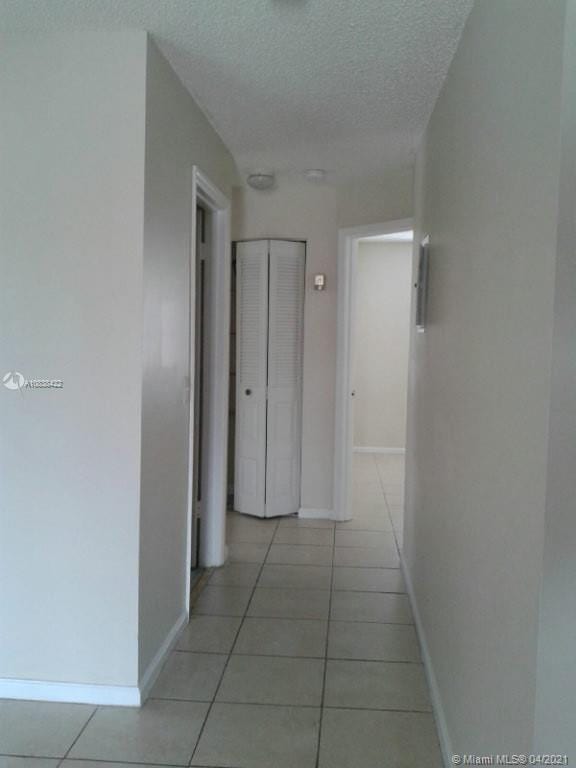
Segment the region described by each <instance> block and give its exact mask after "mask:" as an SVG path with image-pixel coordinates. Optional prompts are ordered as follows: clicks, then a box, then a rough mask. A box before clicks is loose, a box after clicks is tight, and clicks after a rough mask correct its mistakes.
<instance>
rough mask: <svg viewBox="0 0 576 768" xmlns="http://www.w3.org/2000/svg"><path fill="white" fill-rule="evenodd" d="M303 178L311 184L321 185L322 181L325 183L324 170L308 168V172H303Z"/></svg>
mask: <svg viewBox="0 0 576 768" xmlns="http://www.w3.org/2000/svg"><path fill="white" fill-rule="evenodd" d="M304 178H305V179H306V181H311V182H312V183H313V184H321V183H322V182H323V181H326V171H325V170H324V168H308V170H306V171H304Z"/></svg>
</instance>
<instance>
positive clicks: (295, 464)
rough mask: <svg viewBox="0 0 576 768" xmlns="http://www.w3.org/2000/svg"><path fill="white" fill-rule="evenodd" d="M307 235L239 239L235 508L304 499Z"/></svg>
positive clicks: (265, 510)
mask: <svg viewBox="0 0 576 768" xmlns="http://www.w3.org/2000/svg"><path fill="white" fill-rule="evenodd" d="M304 269H305V246H304V243H299V242H292V241H284V240H257V241H251V242H243V243H238V245H237V248H236V274H237V341H236V343H237V377H238V379H237V392H236V419H237V421H236V477H235V499H234V501H235V508H236V510H237V511H239V512H242V513H244V514H249V515H255V516H257V517H275V516H277V515H289V514H292V513H294V512H297V511H298V508H299V505H300V445H301V421H302V416H301V413H302V408H301V400H302V337H303V311H304Z"/></svg>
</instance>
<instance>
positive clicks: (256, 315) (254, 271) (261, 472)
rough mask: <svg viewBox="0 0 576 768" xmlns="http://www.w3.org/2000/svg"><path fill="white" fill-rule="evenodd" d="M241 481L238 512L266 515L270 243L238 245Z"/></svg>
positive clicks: (236, 496) (237, 488) (238, 456)
mask: <svg viewBox="0 0 576 768" xmlns="http://www.w3.org/2000/svg"><path fill="white" fill-rule="evenodd" d="M236 280H237V283H236V290H237V297H236V376H237V389H236V462H235V464H236V476H235V488H234V507H235V509H236V510H237V511H238V512H243V513H244V514H248V515H256V516H257V517H264V516H265V488H266V379H267V354H268V241H267V240H258V241H254V242H249V243H238V244H237V246H236Z"/></svg>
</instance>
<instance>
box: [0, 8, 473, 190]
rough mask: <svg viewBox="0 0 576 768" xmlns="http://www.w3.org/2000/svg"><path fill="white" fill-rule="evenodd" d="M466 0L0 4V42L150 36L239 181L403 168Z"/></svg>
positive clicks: (434, 93) (440, 76)
mask: <svg viewBox="0 0 576 768" xmlns="http://www.w3.org/2000/svg"><path fill="white" fill-rule="evenodd" d="M472 4H473V0H0V28H2V30H3V31H7V32H11V31H15V32H19V31H29V30H41V31H44V30H46V31H48V30H51V29H54V28H56V29H62V28H74V27H117V26H130V27H138V28H143V29H147V30H148V31H150V32H151V33H152V34H153V35H154V37H155V39H156V41H157V42H158V44H159V46H160V48H161V49H162V50H163V51H164V53H165V55H166V56H167V57H168V59H169V60H170V62H171V63H172V66H173V67H174V69H175V70H176V72H177V73H178V74H179V75H180V77H181V78H182V80H183V81H184V83H185V85H186V86H187V87H188V89H189V90H190V92H191V93H192V95H193V96H194V97H195V98H196V100H197V102H198V103H199V105H200V106H201V107H202V109H203V110H204V111H205V112H206V114H207V115H208V117H209V119H210V120H211V121H212V123H213V125H214V127H215V128H216V130H217V131H218V133H219V134H220V136H221V137H222V138H223V139H224V141H225V142H226V144H227V145H228V146H229V148H230V149H231V151H232V152H233V154H234V156H235V158H236V160H237V162H238V164H239V167H240V168H241V169H242V170H243V171H250V170H254V169H257V168H258V169H259V168H265V169H268V168H270V169H273V170H276V171H277V172H279V173H281V174H282V173H299V172H300V171H301V170H303V169H305V168H325V169H327V170H328V171H329V172H330V174H331V177H332V178H334V179H342V178H346V177H352V176H363V175H371V176H373V175H375V174H378V173H381V172H383V171H385V170H386V169H388V168H398V167H401V166H404V165H406V164H408V163H410V162H412V160H413V158H414V154H415V149H416V147H417V144H418V140H419V138H420V136H421V135H422V132H423V130H424V128H425V126H426V122H427V120H428V117H429V115H430V112H431V110H432V107H433V105H434V102H435V100H436V97H437V95H438V93H439V90H440V87H441V85H442V82H443V79H444V77H445V75H446V72H447V69H448V66H449V64H450V61H451V59H452V56H453V54H454V52H455V50H456V46H457V43H458V40H459V37H460V33H461V31H462V28H463V25H464V22H465V21H466V18H467V16H468V13H469V11H470V8H471V6H472Z"/></svg>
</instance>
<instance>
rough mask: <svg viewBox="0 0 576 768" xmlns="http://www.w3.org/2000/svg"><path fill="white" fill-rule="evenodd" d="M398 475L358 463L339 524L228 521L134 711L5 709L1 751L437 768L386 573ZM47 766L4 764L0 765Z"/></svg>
mask: <svg viewBox="0 0 576 768" xmlns="http://www.w3.org/2000/svg"><path fill="white" fill-rule="evenodd" d="M403 465H404V460H403V458H402V457H399V456H374V455H371V454H357V455H356V456H355V466H354V505H355V518H354V520H352V521H350V522H348V523H343V524H336V525H335V524H334V523H331V522H329V521H325V520H296V519H293V518H289V519H281V520H280V521H278V520H255V519H252V518H247V517H241V516H240V515H237V514H234V513H232V514H230V515H229V529H228V530H229V541H230V562H229V564H228V565H226V566H225V567H224V568H221V569H218V570H216V571H214V572H213V573H212V575H211V577H210V579H209V582H208V584H207V586H206V587H205V588H204V590H203V592H202V593H201V595H200V597H199V599H198V600H197V602H196V604H195V606H194V608H193V615H192V618H191V621H190V625H189V627H188V628H187V629H186V631H185V633H184V635H183V636H182V637H181V639H180V641H179V643H178V646H177V650H176V651H174V652H173V653H172V655H171V657H170V658H169V660H168V662H167V664H166V665H165V667H164V669H163V671H162V673H161V675H160V678H159V679H158V681H157V683H156V685H155V687H154V689H153V691H152V695H151V697H150V699H149V700H148V702H147V703H146V705H145V706H144V707H143V708H142V709H141V710H136V709H124V708H110V707H98V708H93V707H89V706H83V705H71V704H47V703H33V702H16V701H14V702H9V701H5V702H1V703H0V744H1V745H2V749H1V750H0V751H1V752H3V753H6V754H12V755H20V756H24V757H25V756H28V755H30V756H35V757H45V758H63V757H66V760H65V761H64V765H68V766H69V767H70V768H73V766H74V765H76V766H78V765H79V763H78V762H74V761H78V760H86V761H109V762H114V763H122V762H126V763H136V764H138V763H148V764H163V765H179V766H185V765H192V766H222V767H224V766H225V767H226V768H228V767H231V768H315V766H319V768H376V766H386V768H394V767H397V768H400V766H401V767H402V768H421V766H423V765H426V766H427V768H434V766H440V764H441V762H440V755H439V751H438V746H437V739H436V733H435V728H434V721H433V718H432V714H431V707H430V701H429V697H428V692H427V687H426V682H425V678H424V672H423V668H422V666H421V664H420V655H419V650H418V642H417V639H416V634H415V631H414V627H413V626H412V617H411V612H410V607H409V604H408V598H407V596H406V595H405V594H404V586H403V582H402V577H401V574H400V571H399V569H398V568H399V560H398V551H397V545H396V540H397V538H398V537H399V536H400V535H401V533H400V528H401V517H402V511H401V510H402V487H403V471H404V469H403ZM58 763H59V760H53V761H48V762H46V761H42V763H41V764H40V762H35V761H31V760H30V759H22V760H16V759H10V758H6V757H0V768H28V766H35V765H38V766H39V768H47V766H54V768H56V766H57V765H58ZM90 765H92V766H94V763H90Z"/></svg>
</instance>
